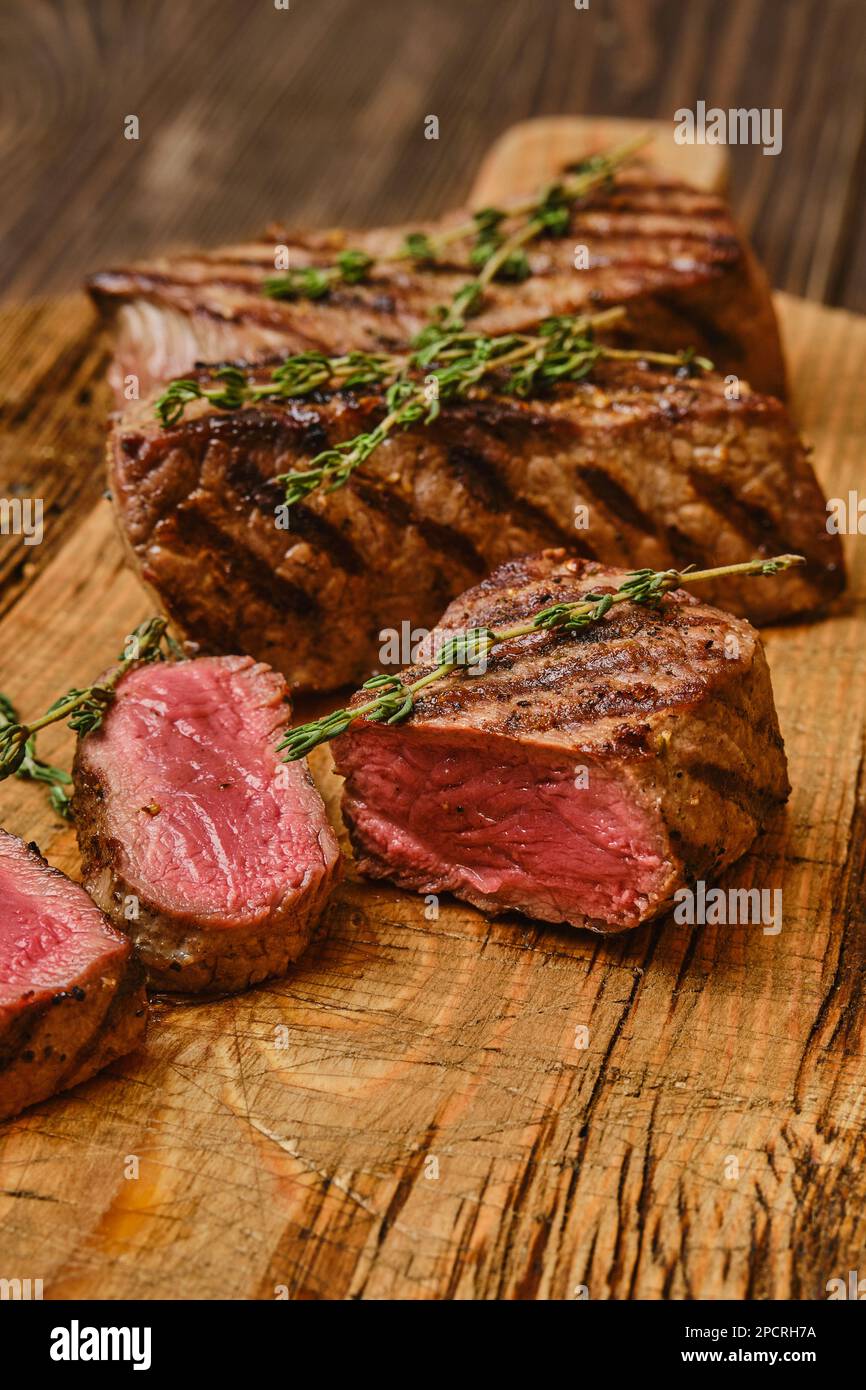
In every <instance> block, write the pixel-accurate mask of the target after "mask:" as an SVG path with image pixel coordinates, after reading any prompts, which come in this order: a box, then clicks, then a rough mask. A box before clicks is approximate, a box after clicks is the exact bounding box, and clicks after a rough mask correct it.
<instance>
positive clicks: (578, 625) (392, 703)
mask: <svg viewBox="0 0 866 1390" xmlns="http://www.w3.org/2000/svg"><path fill="white" fill-rule="evenodd" d="M805 563H806V561H805V559H804V558H803V556H802V555H775V556H773V557H772V559H769V560H758V559H756V560H747V561H744V562H743V563H742V564H736V565H720V566H718V567H717V568H715V569H706V570H695V569H685V570H674V569H671V570H652V569H640V570H634V571H632V573H631V574H629V575H628V576H627V577H626V579H625V580H624V581H623V583H622V584H621V585H620V586H619V588H618V589H616V590H615V592H614V593H612V594H596V593H587V594H584V595H583V597H582V598H580V599H578V600H575V601H574V602H572V603H554V604H550V605H549V606H548V607H547V608H542V609H541V611H540V612H538V613H536V614H535V616H534V617H532V618H529V619H527V621H525V622H521V623H515V624H514V626H512V627H506V628H501V629H499V630H498V631H495V630H494V629H492V628H489V627H476V628H468V629H467V630H466V631H464V632H456V633H452V634H450V635H449V636H448V637H447V638H446V639H445V641H444V642H443V643H442V645H441V647H440V648H439V650H438V652H436V654H435V660H436V663H437V664H436V665H435V666H434V667H433V669H432V670H431V671H429V672H428V673H427V675H424V676H419V677H418V679H417V680H414V681H411V682H409V684H407V685H404V684H403V682H402V681H401V679H400V677H399V675H378V676H373V677H371V679H370V680H368V681H366V682H365V683H364V685H363V686H362V687H361V689H362V690H369V691H372V692H375V693H374V694H373V696H372V698H371V699H369V700H366V701H364V702H363V703H362V704H359V705H352V706H347V707H346V708H344V709H338V710H333V711H332V712H331V713H330V714H326V715H324V716H323V717H322V718H321V719H314V720H312V721H311V722H310V723H308V724H300V725H298V726H297V728H294V729H290V730H289V731H288V732H287V733H286V734H285V735H284V737H283V739H282V741H281V742H280V744H279V750H280V752H283V753H285V755H286V756H285V761H286V762H294V761H296V760H297V759H298V758H304V757H306V755H307V754H308V753H309V752H311V751H312V749H314V748H316V747H317V746H318V745H319V744H320V743H327V742H328V741H329V740H330V739H332V738H337V737H339V735H340V734H343V733H345V731H346V730H347V729H348V728H349V725H350V724H353V723H354V722H355V721H356V720H358V719H368V720H372V721H373V722H374V723H385V724H399V723H401V722H402V721H403V720H404V719H407V718H408V717H409V715H410V714H411V713H412V711H413V709H414V708H415V700H416V696H417V695H418V694H419V692H420V691H422V690H425V689H427V687H428V686H431V685H433V684H435V683H436V682H437V681H442V680H446V679H447V678H448V677H449V676H451V675H453V673H454V672H455V671H457V670H458V669H461V670H464V671H465V672H466V674H467V675H468V676H470V677H471V676H472V675H473V668H478V669H479V670H483V669H485V668H486V659H487V657H488V656H489V654H490V652H491V651H492V649H493V648H494V647H496V646H499V645H500V644H501V643H503V642H509V641H511V640H512V639H513V638H516V637H527V636H529V635H530V634H532V633H537V632H540V631H541V632H543V631H557V632H578V631H580V630H581V629H583V628H586V627H589V626H590V625H591V624H592V623H597V622H600V621H601V620H602V618H604V616H605V614H606V613H608V612H609V611H610V609H611V608H612V607H613V606H614V604H617V603H636V604H644V605H648V606H650V607H652V606H654V605H657V604H658V603H660V601H661V599H662V597H663V596H664V595H665V594H666V593H668V592H669V591H670V590H671V589H676V588H679V587H681V586H682V585H692V584H703V583H705V582H706V581H707V580H713V579H723V578H725V577H727V576H731V575H738V576H741V577H743V576H750V575H753V576H760V575H770V574H780V573H781V572H782V571H784V570H787V569H791V568H792V567H793V566H795V565H804V564H805Z"/></svg>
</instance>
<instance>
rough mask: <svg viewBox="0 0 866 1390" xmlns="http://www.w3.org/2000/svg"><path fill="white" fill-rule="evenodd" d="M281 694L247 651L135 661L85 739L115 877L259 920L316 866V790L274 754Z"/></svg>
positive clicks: (188, 906)
mask: <svg viewBox="0 0 866 1390" xmlns="http://www.w3.org/2000/svg"><path fill="white" fill-rule="evenodd" d="M284 690H285V686H284V684H283V682H282V679H281V678H280V677H279V676H277V675H275V673H274V672H273V671H270V670H269V669H268V668H267V667H263V666H256V665H254V663H253V662H252V660H251V659H250V658H248V657H219V658H216V657H215V658H201V659H199V660H196V661H186V662H179V663H177V664H176V665H172V664H165V665H162V664H160V665H154V666H146V667H141V668H139V669H138V670H136V671H133V672H131V673H130V674H129V675H128V676H126V677H125V678H124V680H123V682H122V683H121V685H120V687H119V692H118V699H117V702H116V704H115V705H114V706H113V707H112V709H111V711H110V713H109V715H108V718H107V719H106V720H105V722H104V724H103V727H102V729H101V730H100V731H99V732H97V733H96V734H92V735H90V741H89V745H88V760H89V763H90V766H91V767H93V768H94V769H95V770H96V771H97V772H99V773H100V775H101V776H102V778H103V779H104V782H105V784H106V787H107V789H108V790H107V796H106V800H105V806H104V810H105V826H106V830H107V833H108V834H109V835H111V836H113V837H115V838H116V841H117V844H118V846H119V855H120V860H119V867H120V871H121V874H122V876H123V878H124V879H125V880H126V882H127V883H128V884H129V885H130V887H131V888H132V890H133V891H134V892H136V891H137V892H140V893H141V895H142V897H143V898H144V899H145V900H146V901H148V902H149V903H151V904H153V905H154V906H155V907H157V908H159V909H160V910H166V911H170V912H172V913H175V914H183V913H189V914H193V915H195V916H207V917H209V918H210V921H211V923H212V925H214V926H220V925H226V926H231V925H234V924H240V923H246V922H256V921H259V920H261V919H262V918H264V917H265V916H266V915H267V914H269V913H270V912H271V911H272V910H274V909H275V908H279V906H280V905H281V903H282V902H283V901H284V900H285V899H286V897H287V895H289V894H291V895H293V894H294V892H295V891H296V890H299V889H301V888H302V887H304V886H305V885H306V883H307V882H308V881H309V880H310V879H311V877H313V876H314V875H315V874H316V873H318V872H319V871H320V870H321V869H322V867H323V859H324V853H323V846H322V844H321V843H320V838H319V837H320V834H321V835H325V834H326V833H327V831H326V828H325V827H324V820H323V811H322V806H321V802H320V800H319V797H318V793H317V792H316V790H315V788H314V787H312V786H311V785H310V783H309V781H308V778H307V775H306V772H305V769H304V768H303V767H302V766H301V765H300V764H285V763H283V762H281V761H280V759H279V758H278V755H277V735H278V732H279V729H280V728H281V727H282V724H283V722H284V719H285V714H286V710H285V706H284V704H283V703H282V696H283V693H284Z"/></svg>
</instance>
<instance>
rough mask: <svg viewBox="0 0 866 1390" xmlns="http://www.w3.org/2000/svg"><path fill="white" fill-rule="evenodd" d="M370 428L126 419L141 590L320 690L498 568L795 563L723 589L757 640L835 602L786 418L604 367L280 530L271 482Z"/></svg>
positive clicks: (510, 406) (354, 483)
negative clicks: (779, 623) (563, 555)
mask: <svg viewBox="0 0 866 1390" xmlns="http://www.w3.org/2000/svg"><path fill="white" fill-rule="evenodd" d="M383 414H384V409H383V404H382V399H381V396H380V395H377V394H376V393H374V392H372V391H371V392H370V393H369V394H365V395H361V396H355V395H352V394H351V393H348V392H344V393H341V394H337V395H332V396H330V397H325V398H323V399H319V400H316V401H313V400H310V399H304V400H295V401H287V402H275V403H272V402H268V403H264V402H263V403H261V404H260V405H258V406H257V407H256V408H246V409H242V410H238V411H235V412H225V411H220V410H217V409H215V408H214V407H213V406H212V405H210V404H209V403H208V402H207V401H203V400H200V401H196V402H193V403H192V404H190V405H189V406H188V407H187V410H186V414H185V416H184V418H183V419H182V420H181V421H180V422H179V423H177V424H175V425H173V426H171V427H168V428H163V427H161V426H160V425H159V424H158V422H157V420H156V418H155V415H154V410H153V405H152V403H141V404H139V405H138V406H137V407H136V408H135V409H134V410H133V411H132V412H131V413H129V414H127V416H126V417H125V418H124V420H123V421H122V423H121V424H120V425H119V426H118V428H117V430H116V433H115V436H114V439H113V443H112V445H111V446H110V449H111V455H110V465H109V468H110V483H111V489H112V494H113V497H114V504H115V508H116V512H117V515H118V518H119V520H120V524H121V527H122V530H123V532H124V534H125V536H126V538H127V541H128V544H129V549H130V552H131V554H132V556H133V558H134V561H135V563H136V566H137V568H138V569H139V572H140V574H141V576H142V577H143V579H144V580H145V582H146V583H147V584H149V585H150V586H151V587H152V588H153V589H155V590H156V592H157V593H158V594H159V596H160V598H161V600H162V602H163V604H164V605H165V607H166V608H167V610H168V612H169V613H170V614H171V616H172V618H173V619H174V621H175V622H176V623H177V624H178V626H179V627H181V628H182V629H183V630H184V631H185V632H186V633H187V634H188V635H189V636H190V637H192V638H193V639H194V640H196V641H197V642H200V643H202V644H203V646H204V648H205V650H209V651H226V650H238V649H242V650H245V651H249V652H251V653H252V655H253V656H255V657H256V658H257V659H258V660H262V661H267V662H268V663H269V664H270V665H272V666H274V667H276V668H277V669H278V670H282V671H283V672H285V674H286V675H287V676H288V677H289V678H290V679H291V680H292V681H293V682H294V684H295V685H296V687H297V688H301V689H307V690H327V689H334V688H336V687H338V686H340V685H345V684H348V683H352V682H357V681H359V680H360V679H362V678H363V675H364V673H365V672H366V671H368V670H369V669H370V667H371V666H374V665H375V664H376V663H377V660H378V652H379V648H380V646H381V643H382V640H383V638H382V637H381V636H380V633H382V632H383V631H384V630H386V629H396V630H398V631H399V629H400V627H401V624H402V623H403V621H404V620H405V619H407V618H409V617H411V618H412V621H413V622H415V623H417V624H419V625H422V626H424V627H430V626H432V625H433V623H435V621H436V620H437V618H438V616H439V614H440V613H441V612H442V609H443V607H444V606H445V604H446V603H447V602H448V601H449V600H450V599H451V598H453V597H454V596H455V594H457V593H460V592H461V590H463V589H465V588H466V587H467V586H468V585H470V584H472V583H475V582H476V581H477V580H479V579H481V578H482V576H483V575H484V574H486V573H488V572H489V570H491V569H493V568H494V567H495V566H496V565H499V564H501V563H502V562H503V561H505V560H508V559H510V558H512V557H514V556H516V555H521V554H526V553H528V552H531V551H534V550H538V549H540V548H542V547H544V546H550V545H565V546H568V547H569V548H573V549H575V550H576V551H577V552H578V553H580V554H583V555H585V556H586V557H588V558H592V559H596V560H599V561H602V562H605V563H608V564H613V565H629V566H648V567H653V568H670V567H675V568H678V569H681V568H683V567H684V566H686V565H688V564H691V563H698V564H699V565H701V566H704V565H707V566H709V565H723V564H734V563H737V562H739V561H742V560H745V559H749V558H751V557H752V556H753V555H756V554H758V555H761V554H763V555H771V554H775V553H779V552H783V551H791V552H796V553H798V554H802V555H804V556H805V557H806V558H807V561H808V564H807V566H806V567H805V568H804V569H801V570H797V571H795V572H794V573H792V574H790V575H786V576H784V577H783V578H775V579H767V580H765V581H763V582H762V583H761V584H755V583H753V582H752V581H750V580H736V581H732V582H730V583H728V584H727V585H726V586H725V589H724V597H723V601H724V603H725V606H726V607H729V608H731V609H732V610H733V611H735V612H738V613H744V614H746V615H747V616H749V617H750V618H752V619H753V620H754V621H756V622H770V621H775V620H777V619H779V618H784V617H788V616H790V615H792V614H796V613H804V612H812V611H813V610H815V609H816V608H818V607H820V606H821V605H822V604H825V603H826V602H827V601H828V600H829V599H830V598H832V597H833V595H834V594H836V593H838V591H839V590H840V588H841V587H842V584H843V582H844V573H843V565H842V552H841V546H840V542H839V537H838V536H835V535H829V534H828V532H827V529H826V519H827V518H826V510H825V504H824V498H823V495H822V493H821V489H820V487H819V486H818V483H817V482H816V480H815V475H814V473H813V471H812V467H811V465H810V463H809V459H808V456H807V454H806V451H805V450H804V448H803V446H802V444H801V442H800V440H799V439H798V437H797V433H796V431H795V429H794V427H793V425H792V424H791V421H790V419H789V417H788V415H787V413H786V411H785V408H784V406H782V405H781V404H780V403H779V402H778V401H776V400H774V399H772V398H770V397H767V396H760V395H757V394H756V393H754V392H753V391H750V390H749V389H748V387H747V386H745V385H743V387H742V391H741V395H740V398H739V399H738V400H728V399H727V397H726V394H725V388H724V383H723V381H722V379H721V378H720V377H718V376H714V375H712V374H710V375H707V376H694V377H690V378H681V377H678V376H675V375H671V374H670V373H669V372H667V371H666V370H662V369H659V368H655V367H654V368H648V367H642V366H639V365H637V364H635V363H632V362H629V363H622V362H612V361H610V360H608V361H600V362H598V363H597V364H596V366H595V368H594V369H593V372H592V375H591V377H590V378H588V379H587V380H586V381H583V382H580V383H578V384H576V385H568V386H562V387H560V388H558V390H557V391H556V392H554V394H553V395H551V396H548V397H545V398H544V399H537V400H532V401H523V400H518V399H517V398H516V397H513V396H497V395H492V396H488V397H486V398H485V399H483V400H475V401H472V402H466V403H454V402H445V403H443V405H442V409H441V413H440V415H439V418H438V419H437V420H436V421H434V422H433V423H432V424H429V425H425V424H418V425H416V426H413V427H412V428H410V429H407V430H402V431H399V432H397V433H395V434H393V435H392V436H391V438H390V439H389V440H388V442H387V443H385V444H383V445H382V446H380V448H378V449H377V450H376V451H375V453H374V454H373V455H372V456H371V457H370V458H369V459H368V460H367V461H366V462H365V463H364V465H363V467H362V468H359V469H358V470H357V472H356V473H355V474H354V475H353V476H352V478H351V479H350V480H349V482H348V483H347V484H346V485H345V486H344V487H342V488H340V489H339V490H337V491H335V492H326V491H324V490H320V491H318V492H315V493H312V494H311V495H310V496H309V497H308V498H307V499H306V500H305V501H304V502H303V503H298V504H296V505H295V506H293V507H292V509H291V514H290V528H289V530H282V529H279V527H278V526H277V524H276V520H277V518H276V513H275V509H276V508H277V506H278V504H279V503H280V502H281V500H282V497H283V493H282V491H281V488H280V487H279V486H278V485H276V484H274V483H273V481H272V480H273V478H274V476H275V475H277V474H279V473H281V472H286V471H290V470H293V469H302V468H304V467H305V466H306V465H307V464H308V462H309V459H310V457H311V456H312V455H313V454H315V453H316V452H317V451H318V450H320V449H323V448H325V447H328V446H331V445H334V444H337V443H339V442H340V441H342V440H345V439H349V438H351V437H353V436H354V435H357V434H358V433H360V432H363V431H366V430H369V429H371V428H372V427H373V426H374V425H375V424H376V423H377V422H378V421H379V420H381V418H382V416H383ZM578 527H579V528H580V529H578ZM708 596H709V597H710V598H714V597H715V594H714V593H713V592H712V591H709V595H708ZM323 632H324V633H325V635H326V637H327V638H328V640H327V641H322V640H321V634H322V633H323ZM337 634H339V639H338V640H336V639H337Z"/></svg>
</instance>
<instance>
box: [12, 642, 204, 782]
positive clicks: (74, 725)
mask: <svg viewBox="0 0 866 1390" xmlns="http://www.w3.org/2000/svg"><path fill="white" fill-rule="evenodd" d="M166 626H167V624H166V620H165V618H148V619H147V621H146V622H143V623H140V624H139V626H138V627H137V628H136V629H135V630H134V631H133V632H131V633H130V634H129V636H128V637H127V639H126V643H125V645H124V650H123V651H122V652H121V654H120V657H119V658H118V664H117V665H116V666H115V668H114V670H113V671H112V672H111V673H110V675H108V676H107V677H106V679H105V680H104V681H101V682H99V683H98V684H96V683H94V684H93V685H88V686H84V687H83V688H82V689H80V690H69V691H67V693H66V694H65V695H61V697H60V699H59V700H55V702H54V704H53V705H52V706H51V708H50V709H49V710H47V711H46V713H45V714H43V715H40V717H39V718H38V719H33V720H31V721H30V722H29V723H27V724H24V723H21V722H19V721H18V720H17V718H16V717H15V711H14V709H13V708H12V706H11V704H8V702H7V705H8V708H7V709H2V710H0V712H2V713H4V714H7V717H8V722H7V723H6V724H5V725H3V726H2V727H0V782H2V781H3V780H4V779H5V778H6V777H11V776H12V775H13V773H14V774H17V775H18V776H20V777H31V778H34V777H35V779H36V780H38V781H48V780H49V779H48V778H47V777H46V776H42V775H40V774H39V773H38V772H37V773H34V772H32V771H30V770H29V767H30V761H31V760H33V759H34V758H35V744H34V739H35V736H36V734H37V733H39V731H40V729H45V728H47V727H48V725H49V724H57V723H60V721H61V720H64V719H68V720H69V727H70V729H72V730H74V732H75V733H77V734H86V733H90V731H91V730H92V729H98V728H99V725H100V724H101V723H102V718H103V715H104V714H105V711H106V709H107V708H108V706H109V705H110V704H111V702H112V700H113V699H114V689H115V686H116V685H117V683H118V681H119V680H120V678H121V677H122V676H123V675H125V674H126V672H127V671H128V670H129V668H130V666H134V665H141V664H142V663H143V662H149V661H162V660H164V659H165V655H166V651H165V647H167V648H168V649H169V650H170V651H172V652H175V653H176V651H177V647H176V644H173V643H172V639H171V638H170V637H169V636H168V634H167V633H166ZM0 698H2V697H0ZM36 762H37V763H39V760H38V759H36ZM39 765H40V766H42V767H45V768H47V767H48V766H49V765H48V764H39ZM51 771H53V772H55V773H56V772H58V771H59V769H56V768H55V769H51ZM59 780H62V781H69V780H71V779H70V778H69V777H68V774H65V773H64V774H62V775H61V777H60V779H59ZM52 803H54V798H53V796H52ZM56 809H59V807H56Z"/></svg>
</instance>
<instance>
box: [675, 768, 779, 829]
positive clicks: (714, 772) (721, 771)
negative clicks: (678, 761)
mask: <svg viewBox="0 0 866 1390" xmlns="http://www.w3.org/2000/svg"><path fill="white" fill-rule="evenodd" d="M688 775H689V777H691V778H694V780H695V781H697V782H700V783H702V785H703V786H704V787H708V788H709V789H710V791H713V792H715V793H716V795H717V796H720V797H721V798H722V799H723V800H724V801H730V802H733V804H734V805H735V806H737V807H738V808H739V810H741V811H743V812H744V813H745V814H746V815H748V816H753V817H754V816H755V814H756V808H757V807H759V806H760V807H762V808H764V809H766V808H767V807H769V806H772V805H775V804H776V803H777V802H780V801H781V800H782V798H780V797H779V796H778V794H777V793H776V791H775V790H774V789H773V788H772V787H768V786H766V785H765V784H763V783H758V782H755V781H753V780H751V779H750V778H749V777H747V776H745V775H744V774H743V772H742V770H741V769H737V771H734V770H733V769H732V768H730V767H720V766H719V765H718V764H717V763H711V762H690V763H689V767H688Z"/></svg>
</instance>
